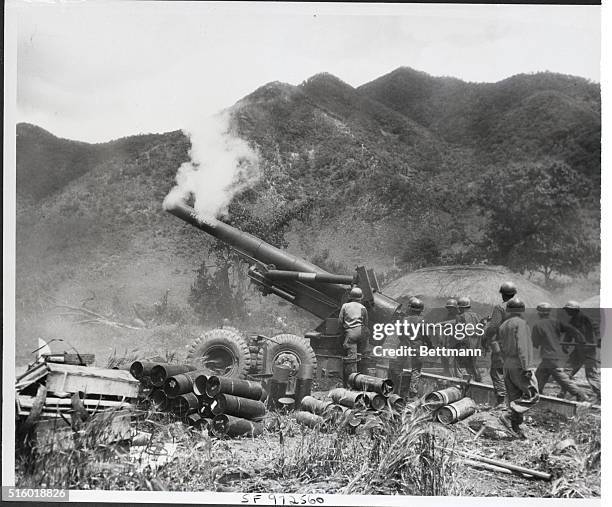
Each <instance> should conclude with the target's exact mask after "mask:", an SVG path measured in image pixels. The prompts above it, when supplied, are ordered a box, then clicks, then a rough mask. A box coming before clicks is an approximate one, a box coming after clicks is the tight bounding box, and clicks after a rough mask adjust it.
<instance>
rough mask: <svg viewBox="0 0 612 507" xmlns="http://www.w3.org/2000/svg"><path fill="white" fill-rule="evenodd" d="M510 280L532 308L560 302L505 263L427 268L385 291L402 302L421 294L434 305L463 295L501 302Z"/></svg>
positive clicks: (483, 302) (486, 302)
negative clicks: (501, 296) (505, 265)
mask: <svg viewBox="0 0 612 507" xmlns="http://www.w3.org/2000/svg"><path fill="white" fill-rule="evenodd" d="M507 280H509V281H512V282H514V284H515V285H516V286H517V288H518V295H519V296H520V298H521V299H522V300H523V301H524V302H525V306H527V307H528V308H529V307H531V308H534V307H535V306H536V305H537V304H538V303H540V302H543V301H547V302H549V303H551V304H553V305H554V304H556V303H557V301H555V300H554V298H553V297H552V296H551V295H550V293H549V292H548V291H546V290H545V289H543V288H541V287H539V286H538V285H536V284H534V283H533V282H530V281H529V280H527V279H526V278H525V277H523V276H522V275H518V274H516V273H513V272H512V271H510V270H509V269H507V268H505V267H503V266H480V265H478V266H437V267H431V268H423V269H419V270H418V271H415V272H413V273H410V274H408V275H405V276H403V277H401V278H398V279H397V280H394V281H393V282H391V283H389V284H388V285H387V286H386V287H385V288H384V290H383V292H384V294H386V295H387V296H390V297H392V298H395V299H398V300H400V301H401V300H402V299H403V298H405V297H407V296H413V295H416V296H420V297H422V298H423V299H424V300H425V302H426V304H429V305H430V306H433V305H443V304H444V301H445V300H446V299H447V298H450V297H459V296H468V297H470V298H471V300H472V303H480V305H494V304H498V303H500V302H501V298H500V295H499V286H500V285H501V284H502V282H505V281H507Z"/></svg>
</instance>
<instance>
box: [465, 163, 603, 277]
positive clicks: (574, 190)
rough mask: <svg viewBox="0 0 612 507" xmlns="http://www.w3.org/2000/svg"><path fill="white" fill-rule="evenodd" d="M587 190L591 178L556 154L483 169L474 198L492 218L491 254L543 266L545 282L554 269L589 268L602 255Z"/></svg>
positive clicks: (519, 264)
mask: <svg viewBox="0 0 612 507" xmlns="http://www.w3.org/2000/svg"><path fill="white" fill-rule="evenodd" d="M589 193H590V184H589V181H588V180H587V179H585V178H584V177H583V176H582V175H580V174H579V173H577V172H576V171H574V170H572V169H571V168H570V167H569V166H567V165H566V164H565V163H563V162H559V161H555V160H545V161H543V162H539V163H513V164H510V165H509V166H507V167H505V168H500V167H497V168H494V169H491V170H490V171H488V172H487V173H485V175H484V176H483V177H482V179H481V181H480V182H479V187H478V192H477V194H476V197H475V201H476V203H477V204H478V205H479V206H480V208H481V209H482V211H483V213H485V214H486V216H487V218H488V224H489V225H488V230H487V232H486V234H485V240H484V246H485V248H486V251H487V253H488V255H489V257H490V260H492V261H494V262H498V263H501V264H505V265H507V266H509V267H510V268H513V269H516V270H519V271H521V272H524V271H536V272H541V273H542V274H543V275H544V278H545V281H546V283H548V282H550V279H551V277H552V275H553V273H555V272H556V273H561V274H568V275H578V274H585V273H587V272H588V271H589V270H590V269H591V268H592V267H593V265H594V264H595V263H597V262H598V260H599V247H598V242H597V232H596V231H597V227H596V226H593V225H591V226H590V224H589V222H588V220H587V213H586V210H587V209H588V207H589V202H588V201H587V199H588V196H589ZM591 205H592V203H591Z"/></svg>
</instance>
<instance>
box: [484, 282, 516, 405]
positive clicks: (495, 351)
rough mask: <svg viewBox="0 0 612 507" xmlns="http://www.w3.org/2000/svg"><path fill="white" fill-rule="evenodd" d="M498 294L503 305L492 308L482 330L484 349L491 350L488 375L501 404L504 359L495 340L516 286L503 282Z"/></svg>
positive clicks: (503, 390)
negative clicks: (489, 317)
mask: <svg viewBox="0 0 612 507" xmlns="http://www.w3.org/2000/svg"><path fill="white" fill-rule="evenodd" d="M499 293H500V294H501V298H502V301H503V303H502V304H499V305H496V306H495V307H494V308H493V313H492V314H491V319H490V320H489V322H488V323H487V326H486V327H485V330H484V340H483V345H484V348H485V349H490V350H491V367H490V369H489V373H490V375H491V381H492V382H493V389H494V391H495V395H496V397H497V403H498V404H500V403H503V402H504V397H505V395H506V387H505V382H504V359H503V356H502V353H501V348H500V346H499V340H498V339H497V337H498V336H497V335H498V331H499V326H501V323H502V322H503V321H504V319H505V317H506V303H507V302H508V301H509V300H510V299H512V298H513V297H514V296H515V295H516V293H517V290H516V286H515V285H514V284H513V283H512V282H504V283H502V284H501V287H500V288H499Z"/></svg>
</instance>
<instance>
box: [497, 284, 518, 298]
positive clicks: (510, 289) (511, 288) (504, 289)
mask: <svg viewBox="0 0 612 507" xmlns="http://www.w3.org/2000/svg"><path fill="white" fill-rule="evenodd" d="M499 292H500V293H501V294H507V295H509V296H514V295H515V294H516V293H517V292H518V291H517V290H516V285H514V284H513V283H512V282H504V283H502V284H501V287H500V288H499Z"/></svg>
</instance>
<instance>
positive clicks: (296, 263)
mask: <svg viewBox="0 0 612 507" xmlns="http://www.w3.org/2000/svg"><path fill="white" fill-rule="evenodd" d="M166 211H168V212H169V213H172V214H173V215H174V216H176V217H178V218H180V219H181V220H184V221H185V222H187V223H189V224H191V225H193V226H194V227H197V228H198V229H200V230H201V231H204V232H206V233H207V234H210V235H211V236H214V237H215V238H217V239H219V240H221V241H223V242H224V243H227V244H228V245H230V246H232V247H234V248H236V249H237V250H240V251H241V252H243V253H245V254H247V255H248V256H250V257H253V258H254V259H257V260H258V261H260V262H263V263H264V264H274V266H276V267H277V268H281V269H284V270H288V271H304V272H315V273H326V271H325V270H323V269H321V268H320V267H318V266H316V265H315V264H311V263H310V262H308V261H306V260H304V259H300V258H299V257H296V256H295V255H292V254H290V253H287V252H283V251H282V250H281V249H279V248H276V247H274V246H272V245H269V244H268V243H266V242H265V241H263V240H262V239H259V238H257V237H255V236H253V235H251V234H249V233H248V232H243V231H240V230H238V229H236V228H234V227H232V226H231V225H228V224H226V223H223V222H221V221H220V220H217V219H216V218H212V217H205V218H204V217H199V216H198V215H197V213H196V211H195V210H194V209H193V208H192V207H191V206H189V205H187V204H185V203H183V202H173V203H171V204H167V205H166Z"/></svg>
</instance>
